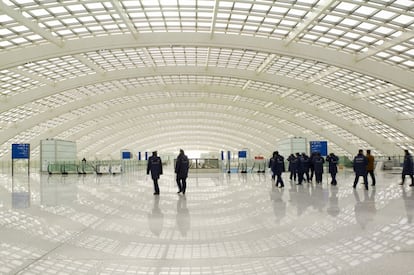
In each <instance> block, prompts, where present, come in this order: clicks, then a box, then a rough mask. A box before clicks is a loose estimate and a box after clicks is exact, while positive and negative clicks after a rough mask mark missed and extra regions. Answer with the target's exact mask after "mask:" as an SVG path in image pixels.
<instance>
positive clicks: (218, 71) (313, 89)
mask: <svg viewBox="0 0 414 275" xmlns="http://www.w3.org/2000/svg"><path fill="white" fill-rule="evenodd" d="M177 74H181V75H208V76H225V77H231V78H237V79H247V80H248V79H251V80H254V81H256V82H263V83H273V84H274V85H280V86H284V87H288V88H290V89H297V90H299V91H304V92H307V93H310V94H315V95H318V96H320V97H323V98H327V99H329V100H332V101H333V102H337V103H339V104H342V105H345V106H348V107H350V108H351V109H355V110H357V111H359V112H361V113H363V114H365V115H367V116H369V117H374V118H376V119H378V120H379V121H381V122H383V123H384V124H387V125H388V126H390V127H392V128H394V129H397V130H398V131H400V132H401V133H403V134H405V135H407V136H409V137H412V136H414V127H412V125H411V123H410V122H409V121H406V120H401V119H400V117H398V116H397V115H396V114H394V113H392V112H390V111H388V110H386V109H384V108H381V107H379V106H377V105H375V104H373V103H370V102H367V101H361V100H357V98H356V97H353V96H350V95H347V94H345V93H340V92H337V91H334V90H332V89H330V88H328V87H324V86H320V85H317V84H310V83H308V82H306V81H303V80H298V79H294V80H293V79H292V78H289V77H284V76H280V75H268V74H260V75H257V74H256V72H254V71H253V72H252V71H246V70H238V69H225V68H210V69H209V70H208V71H205V70H204V68H202V67H190V66H187V67H180V68H179V70H177V67H163V68H159V69H158V71H157V75H177ZM153 75H154V72H153V70H152V69H149V68H146V69H144V68H137V69H130V70H123V71H112V72H108V73H107V74H106V76H105V77H102V76H99V75H88V76H81V77H78V78H76V79H69V80H66V81H61V82H59V83H57V85H56V87H55V88H53V89H52V88H50V87H41V88H38V89H34V90H32V91H30V93H28V94H26V93H24V94H20V95H16V96H14V97H11V98H8V99H7V104H0V113H1V112H4V111H7V110H9V109H12V108H15V107H17V106H20V105H24V104H26V103H29V102H31V101H35V100H38V99H41V98H44V97H47V96H50V95H53V94H55V93H58V92H60V91H65V90H69V89H75V88H78V87H81V86H86V85H90V84H93V83H100V82H105V81H113V80H119V79H126V78H139V77H145V76H153ZM37 90H38V92H36V91H37ZM339 126H341V127H342V125H339Z"/></svg>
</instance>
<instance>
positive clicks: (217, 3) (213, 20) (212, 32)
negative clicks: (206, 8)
mask: <svg viewBox="0 0 414 275" xmlns="http://www.w3.org/2000/svg"><path fill="white" fill-rule="evenodd" d="M219 2H220V0H215V1H214V7H213V16H212V18H211V25H210V39H211V38H213V35H214V26H215V25H216V20H217V12H218V6H219Z"/></svg>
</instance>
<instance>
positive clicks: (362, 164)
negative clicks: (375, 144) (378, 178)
mask: <svg viewBox="0 0 414 275" xmlns="http://www.w3.org/2000/svg"><path fill="white" fill-rule="evenodd" d="M367 165H368V159H367V158H366V157H365V156H364V154H363V151H362V150H359V151H358V155H356V156H355V157H354V162H353V167H354V172H355V180H354V185H353V187H354V188H356V186H357V184H358V179H359V177H363V178H364V185H365V189H366V190H368V179H367Z"/></svg>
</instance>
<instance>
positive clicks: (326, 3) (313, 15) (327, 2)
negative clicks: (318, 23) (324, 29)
mask: <svg viewBox="0 0 414 275" xmlns="http://www.w3.org/2000/svg"><path fill="white" fill-rule="evenodd" d="M335 2H336V0H322V1H319V2H318V5H317V6H316V8H314V9H313V10H312V11H311V12H310V13H309V14H308V15H307V18H306V19H305V21H303V22H301V23H300V24H299V26H298V27H297V28H296V29H294V30H293V31H291V32H289V35H288V37H287V38H286V39H285V41H284V43H285V45H286V46H288V45H289V44H290V43H291V42H292V41H294V40H295V39H296V37H298V36H299V35H300V34H301V33H302V32H304V31H305V30H306V29H307V28H308V27H309V26H310V25H312V24H313V22H314V21H315V20H316V19H318V17H319V16H320V15H321V14H323V13H324V12H325V11H326V10H327V9H329V7H330V6H331V5H332V4H333V3H335Z"/></svg>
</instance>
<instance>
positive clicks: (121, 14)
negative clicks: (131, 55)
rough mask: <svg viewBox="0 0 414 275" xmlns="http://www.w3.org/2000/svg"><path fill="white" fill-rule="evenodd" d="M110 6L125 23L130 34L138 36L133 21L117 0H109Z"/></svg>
mask: <svg viewBox="0 0 414 275" xmlns="http://www.w3.org/2000/svg"><path fill="white" fill-rule="evenodd" d="M110 2H111V4H112V6H113V7H114V9H115V10H116V12H117V13H118V15H119V17H120V18H121V19H122V21H124V23H125V25H126V26H127V28H128V30H129V31H130V33H131V34H132V36H133V37H134V38H135V39H136V38H138V31H137V29H136V28H135V26H134V23H133V22H132V21H131V20H130V19H129V17H128V15H127V14H126V13H125V11H124V9H123V8H122V6H121V4H120V1H119V0H110Z"/></svg>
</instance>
